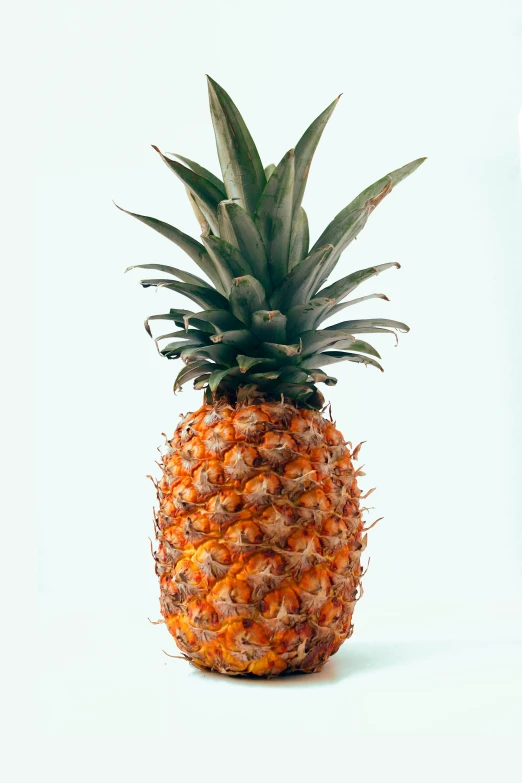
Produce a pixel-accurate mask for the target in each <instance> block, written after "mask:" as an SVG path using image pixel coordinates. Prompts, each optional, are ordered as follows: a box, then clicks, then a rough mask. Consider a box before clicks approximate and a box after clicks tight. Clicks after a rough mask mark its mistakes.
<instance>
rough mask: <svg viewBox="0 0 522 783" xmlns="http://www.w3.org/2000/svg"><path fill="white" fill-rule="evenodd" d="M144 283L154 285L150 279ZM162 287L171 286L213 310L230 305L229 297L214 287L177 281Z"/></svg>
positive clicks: (172, 288) (198, 303)
mask: <svg viewBox="0 0 522 783" xmlns="http://www.w3.org/2000/svg"><path fill="white" fill-rule="evenodd" d="M143 283H146V285H145V287H147V286H150V285H154V282H151V281H150V280H144V281H143V282H142V285H143ZM160 288H169V289H170V290H171V291H177V292H178V294H183V296H186V297H188V298H189V299H192V301H193V302H195V303H196V304H197V305H199V306H200V307H203V308H209V307H210V308H212V309H213V310H225V309H226V308H227V307H228V301H227V299H225V297H224V296H222V295H221V294H220V293H218V292H217V291H214V290H213V289H212V288H203V286H199V285H190V283H177V282H170V283H166V284H164V283H162V284H161V285H160Z"/></svg>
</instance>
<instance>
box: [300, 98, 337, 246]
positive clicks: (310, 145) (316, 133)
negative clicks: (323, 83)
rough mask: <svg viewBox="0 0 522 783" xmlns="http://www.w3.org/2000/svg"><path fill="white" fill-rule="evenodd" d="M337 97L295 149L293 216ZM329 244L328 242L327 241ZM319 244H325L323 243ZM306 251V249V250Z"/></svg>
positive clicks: (313, 123) (301, 197) (304, 134)
mask: <svg viewBox="0 0 522 783" xmlns="http://www.w3.org/2000/svg"><path fill="white" fill-rule="evenodd" d="M340 97H341V96H340V95H339V97H337V98H336V99H335V101H333V102H332V103H331V104H330V105H329V106H328V107H327V108H326V109H325V110H324V111H323V112H322V114H320V115H319V117H317V118H316V119H315V120H314V121H313V122H312V124H311V125H310V126H309V128H307V129H306V131H305V132H304V133H303V135H302V137H301V138H300V139H299V141H298V143H297V146H296V148H295V188H294V215H295V214H296V213H297V211H298V209H299V207H300V206H301V202H302V200H303V195H304V191H305V187H306V181H307V179H308V173H309V171H310V166H311V164H312V158H313V156H314V152H315V150H316V148H317V145H318V144H319V140H320V138H321V136H322V133H323V131H324V129H325V126H326V123H327V122H328V120H329V119H330V117H331V116H332V113H333V110H334V109H335V107H336V106H337V103H338V101H339V98H340ZM327 242H330V240H327ZM321 244H326V242H323V243H321ZM307 250H308V248H307Z"/></svg>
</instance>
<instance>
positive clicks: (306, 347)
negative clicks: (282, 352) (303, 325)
mask: <svg viewBox="0 0 522 783" xmlns="http://www.w3.org/2000/svg"><path fill="white" fill-rule="evenodd" d="M301 340H302V343H303V350H302V356H303V358H306V357H307V356H310V355H311V354H314V353H318V352H319V351H323V350H324V349H325V348H331V347H333V346H334V345H336V344H337V343H343V346H342V347H345V348H347V347H348V345H349V344H350V343H353V342H355V338H354V337H352V336H351V335H350V334H349V333H348V332H339V331H336V332H333V331H330V332H329V331H328V330H326V329H320V330H315V329H314V330H311V331H309V332H303V334H302V335H301ZM339 347H341V346H339Z"/></svg>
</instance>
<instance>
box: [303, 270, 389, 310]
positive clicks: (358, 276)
mask: <svg viewBox="0 0 522 783" xmlns="http://www.w3.org/2000/svg"><path fill="white" fill-rule="evenodd" d="M393 267H395V268H396V269H400V267H401V265H400V264H397V263H396V262H392V263H390V264H378V265H377V266H370V267H367V268H366V269H359V271H358V272H352V274H350V275H346V277H343V278H341V280H337V282H336V283H332V285H329V286H327V287H326V288H322V289H321V290H320V291H319V292H318V293H317V294H316V296H315V297H314V299H315V298H316V297H317V298H320V297H327V298H328V299H335V301H336V302H338V301H339V300H340V299H344V297H345V296H348V294H350V293H351V292H352V291H354V290H355V289H356V288H357V286H359V285H360V284H361V283H364V281H365V280H369V279H370V278H371V277H375V276H376V275H379V274H380V273H381V272H385V271H386V270H387V269H392V268H393Z"/></svg>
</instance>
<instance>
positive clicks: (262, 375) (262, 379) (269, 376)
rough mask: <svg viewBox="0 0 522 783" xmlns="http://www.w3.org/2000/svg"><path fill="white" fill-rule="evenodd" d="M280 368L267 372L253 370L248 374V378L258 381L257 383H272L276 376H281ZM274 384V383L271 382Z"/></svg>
mask: <svg viewBox="0 0 522 783" xmlns="http://www.w3.org/2000/svg"><path fill="white" fill-rule="evenodd" d="M279 375H280V370H267V372H252V373H249V375H248V380H252V381H256V383H270V381H274V380H275V379H276V378H279ZM270 385H272V384H270Z"/></svg>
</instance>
